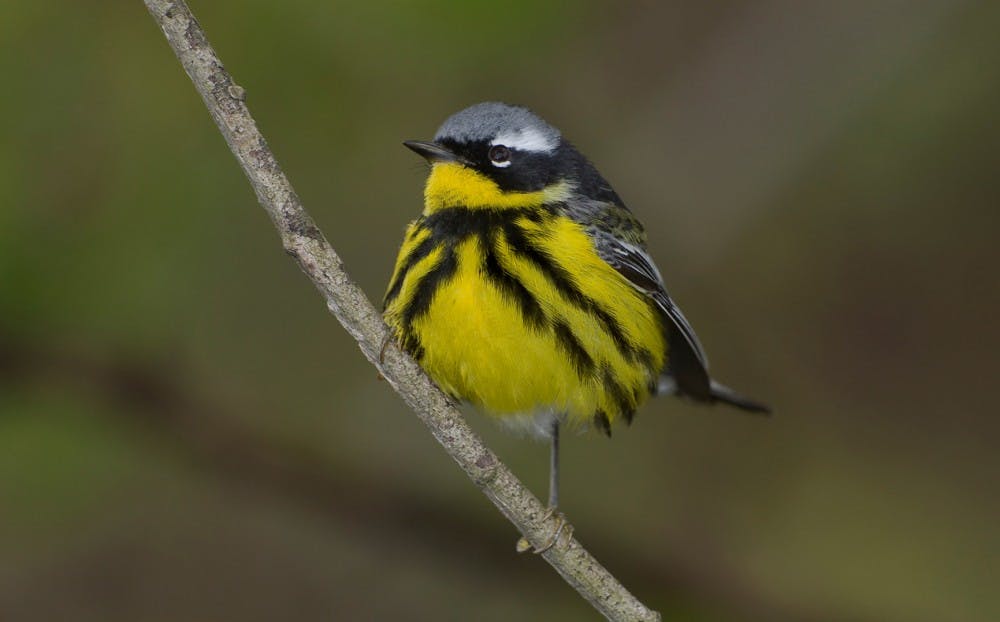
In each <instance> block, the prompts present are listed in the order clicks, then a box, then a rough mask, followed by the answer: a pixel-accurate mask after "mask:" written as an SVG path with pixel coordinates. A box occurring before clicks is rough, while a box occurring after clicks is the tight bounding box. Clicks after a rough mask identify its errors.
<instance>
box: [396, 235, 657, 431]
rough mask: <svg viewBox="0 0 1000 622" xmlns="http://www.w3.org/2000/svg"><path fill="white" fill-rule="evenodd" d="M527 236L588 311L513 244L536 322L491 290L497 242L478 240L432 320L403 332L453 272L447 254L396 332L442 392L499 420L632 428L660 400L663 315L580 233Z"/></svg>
mask: <svg viewBox="0 0 1000 622" xmlns="http://www.w3.org/2000/svg"><path fill="white" fill-rule="evenodd" d="M519 225H520V226H521V227H522V230H523V231H524V232H525V233H526V235H529V236H531V235H533V234H535V233H537V234H539V235H538V236H536V237H533V238H532V240H533V243H535V244H537V245H538V247H539V248H540V249H541V250H543V251H546V252H547V256H548V257H550V258H552V259H553V261H554V262H555V263H556V264H557V265H558V267H559V269H561V270H565V273H566V274H571V275H572V277H573V279H572V281H573V285H574V286H575V287H576V288H577V290H578V292H582V293H583V294H584V296H583V297H582V298H584V299H585V302H583V303H581V297H580V296H579V295H577V296H575V297H574V296H568V295H567V293H566V291H565V286H564V287H563V289H560V287H558V286H557V285H558V284H557V283H555V282H553V277H552V274H551V273H545V271H543V270H540V269H539V268H538V265H537V263H535V264H533V263H532V262H531V261H528V260H527V259H526V258H525V257H524V256H522V255H519V254H518V253H517V252H515V250H514V249H513V248H512V245H511V244H510V243H509V241H507V240H503V238H502V237H501V240H503V241H501V242H500V243H498V244H496V246H494V247H493V248H494V252H495V254H496V257H497V260H498V263H499V264H500V265H501V266H502V268H503V270H504V271H505V272H506V274H508V275H509V276H510V277H511V278H512V279H516V280H517V282H518V283H520V284H522V285H523V287H524V289H525V290H526V291H527V292H529V293H530V295H531V297H532V298H533V299H534V300H535V301H537V304H538V314H539V315H540V316H543V317H544V320H543V321H537V322H531V321H527V320H526V314H525V309H524V305H523V303H519V301H518V300H517V297H516V296H514V295H512V294H511V289H510V288H509V287H507V288H505V287H503V286H502V284H500V283H498V282H497V281H496V280H495V279H491V278H488V275H487V274H486V272H487V271H486V270H485V269H484V267H483V266H484V260H483V257H484V255H483V253H484V248H483V245H484V244H486V241H485V239H484V238H482V237H478V236H470V237H466V238H465V239H463V240H460V241H459V242H457V244H456V245H455V246H454V247H453V252H454V253H455V258H456V259H457V268H456V270H455V272H454V274H453V275H452V276H451V277H450V278H449V279H447V280H446V281H445V282H444V283H443V284H441V285H440V286H439V287H438V288H437V290H436V292H435V293H434V296H433V298H432V301H431V302H430V305H429V306H428V308H427V310H426V312H425V313H423V314H422V315H421V316H420V317H419V318H417V319H415V320H414V321H413V322H412V324H411V325H409V326H407V327H404V326H403V322H402V320H401V317H402V309H403V307H404V306H405V304H406V302H407V298H408V295H409V292H411V290H412V289H413V287H414V284H415V283H416V282H419V279H420V278H422V275H426V274H427V272H428V271H429V270H430V269H432V268H433V266H434V265H435V264H436V263H437V262H439V261H441V255H442V253H443V251H442V252H435V253H431V254H430V255H429V256H428V257H427V258H426V259H425V260H424V262H423V264H422V265H418V266H416V267H415V268H414V269H413V270H411V272H410V274H409V275H407V277H406V280H404V282H403V285H402V291H403V293H402V294H401V295H400V296H399V298H398V299H397V301H396V302H394V303H391V304H390V306H389V307H388V308H387V309H386V319H387V321H388V322H389V324H390V325H391V326H393V327H394V328H395V329H396V330H397V333H401V332H403V331H404V330H406V331H410V332H412V334H413V336H415V338H416V342H418V343H419V344H420V352H419V355H420V356H419V360H420V363H421V365H422V366H423V368H424V369H425V370H426V371H427V373H428V374H429V375H430V376H431V377H432V378H433V379H434V381H435V382H437V383H438V385H439V386H441V388H442V389H444V390H445V391H447V392H448V393H450V394H452V395H455V396H457V397H459V398H461V399H464V400H466V401H468V402H471V403H472V404H475V405H476V406H478V407H480V408H482V409H483V410H485V411H486V412H488V413H490V414H494V415H498V416H510V415H523V414H533V413H540V412H551V413H553V414H556V415H559V416H562V417H564V418H565V420H567V421H568V422H570V423H575V424H590V423H591V422H593V421H595V417H604V418H605V422H607V423H612V422H614V421H615V420H616V419H619V418H621V417H630V416H631V414H632V412H633V411H634V410H635V408H636V407H638V406H639V405H640V404H641V403H642V402H644V401H645V400H646V399H647V398H648V397H649V394H650V387H651V386H652V385H654V384H655V381H656V378H657V376H658V375H659V371H660V370H661V369H662V368H663V364H664V360H665V356H666V352H665V350H666V345H665V341H664V339H663V335H662V329H661V325H660V321H661V320H660V318H659V317H658V315H657V313H656V310H655V309H654V308H653V307H652V305H651V304H650V302H649V300H648V299H646V298H645V297H644V296H643V295H642V294H640V293H639V292H637V291H636V290H635V289H634V288H632V287H631V286H629V285H628V283H627V282H626V281H625V279H624V278H623V277H622V276H621V275H619V274H618V273H617V272H615V271H614V270H613V269H612V268H611V267H610V266H608V265H607V264H606V263H604V262H603V261H602V260H601V259H600V257H598V256H597V254H596V253H595V252H594V250H593V248H592V243H591V242H590V239H589V238H588V237H587V236H586V235H585V234H584V232H583V231H582V230H580V228H579V227H578V226H577V225H576V224H575V223H572V221H569V220H568V219H564V218H559V219H557V220H555V221H551V222H546V223H544V224H538V223H533V222H530V221H527V220H525V221H522V222H520V223H519ZM540 227H545V229H544V232H543V231H542V230H541V229H539V228H540ZM533 228H534V229H533ZM542 233H544V235H541V234H542ZM546 245H548V248H546ZM408 281H412V283H411V282H408ZM586 301H589V302H586ZM588 305H589V307H588ZM602 314H603V316H602ZM536 319H537V318H536ZM609 329H613V330H609ZM400 336H401V338H403V339H404V341H405V335H400ZM623 344H627V346H628V347H625V346H623Z"/></svg>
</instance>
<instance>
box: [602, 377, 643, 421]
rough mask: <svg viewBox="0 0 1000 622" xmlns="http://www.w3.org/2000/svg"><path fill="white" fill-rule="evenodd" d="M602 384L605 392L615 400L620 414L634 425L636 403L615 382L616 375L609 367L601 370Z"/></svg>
mask: <svg viewBox="0 0 1000 622" xmlns="http://www.w3.org/2000/svg"><path fill="white" fill-rule="evenodd" d="M601 384H602V385H603V386H604V390H606V391H607V392H608V395H610V396H611V399H612V400H614V403H615V406H616V407H617V408H618V412H619V414H621V415H622V416H623V417H625V420H626V421H628V422H629V423H632V416H633V415H634V414H635V407H636V402H635V400H633V399H632V398H631V397H630V396H629V394H628V393H627V392H626V391H625V388H624V387H622V385H620V384H618V381H616V380H615V375H614V374H613V373H612V372H611V367H610V366H608V365H604V366H603V368H602V369H601Z"/></svg>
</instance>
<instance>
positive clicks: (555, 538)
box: [515, 507, 573, 555]
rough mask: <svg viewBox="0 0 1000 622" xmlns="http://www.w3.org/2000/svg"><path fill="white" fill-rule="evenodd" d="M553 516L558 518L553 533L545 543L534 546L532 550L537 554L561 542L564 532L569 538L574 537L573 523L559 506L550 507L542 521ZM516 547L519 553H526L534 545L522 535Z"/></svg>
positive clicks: (546, 520)
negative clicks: (571, 523) (570, 522)
mask: <svg viewBox="0 0 1000 622" xmlns="http://www.w3.org/2000/svg"><path fill="white" fill-rule="evenodd" d="M553 517H555V519H556V520H555V527H554V528H553V530H552V535H551V536H550V537H549V539H548V540H546V541H545V543H544V544H542V545H541V546H538V547H534V548H533V550H532V552H533V553H534V554H535V555H541V554H542V553H544V552H545V551H547V550H549V549H551V548H552V547H553V546H555V545H556V544H557V543H558V542H559V539H560V538H561V537H562V536H563V534H565V536H566V538H568V539H572V538H573V525H570V524H569V521H567V520H566V515H564V514H563V513H562V512H560V511H559V509H558V508H556V507H550V508H549V509H548V510H546V512H545V514H544V515H542V522H543V523H545V522H548V521H549V520H550V519H552V518H553ZM515 548H516V550H517V552H518V553H524V552H526V551H528V550H529V549H532V545H531V543H530V542H528V539H527V538H524V537H522V538H521V539H520V540H518V541H517V546H516V547H515Z"/></svg>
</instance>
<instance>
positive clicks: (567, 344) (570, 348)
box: [552, 320, 594, 379]
mask: <svg viewBox="0 0 1000 622" xmlns="http://www.w3.org/2000/svg"><path fill="white" fill-rule="evenodd" d="M552 332H554V333H555V336H556V343H557V344H558V345H559V347H561V348H562V349H563V350H564V351H565V352H566V354H567V355H569V358H570V360H571V361H572V362H573V367H574V369H576V373H577V375H578V376H580V378H584V379H586V378H589V377H591V376H592V375H593V373H594V359H592V358H591V357H590V354H588V353H587V350H586V349H585V348H584V347H583V344H582V343H580V340H579V339H577V338H576V335H574V334H573V331H572V330H570V327H569V326H568V325H567V324H566V323H565V322H563V321H562V320H555V321H554V322H553V323H552Z"/></svg>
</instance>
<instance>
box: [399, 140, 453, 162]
mask: <svg viewBox="0 0 1000 622" xmlns="http://www.w3.org/2000/svg"><path fill="white" fill-rule="evenodd" d="M403 144H404V145H406V146H407V147H409V148H410V149H412V150H413V151H415V152H417V153H418V154H420V155H421V156H423V157H424V158H425V159H426V160H427V161H428V162H431V163H434V162H460V161H462V158H461V157H459V156H458V155H457V154H456V153H454V152H453V151H451V150H450V149H448V148H447V147H443V146H441V145H439V144H437V143H432V142H426V141H423V140H406V141H403Z"/></svg>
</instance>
